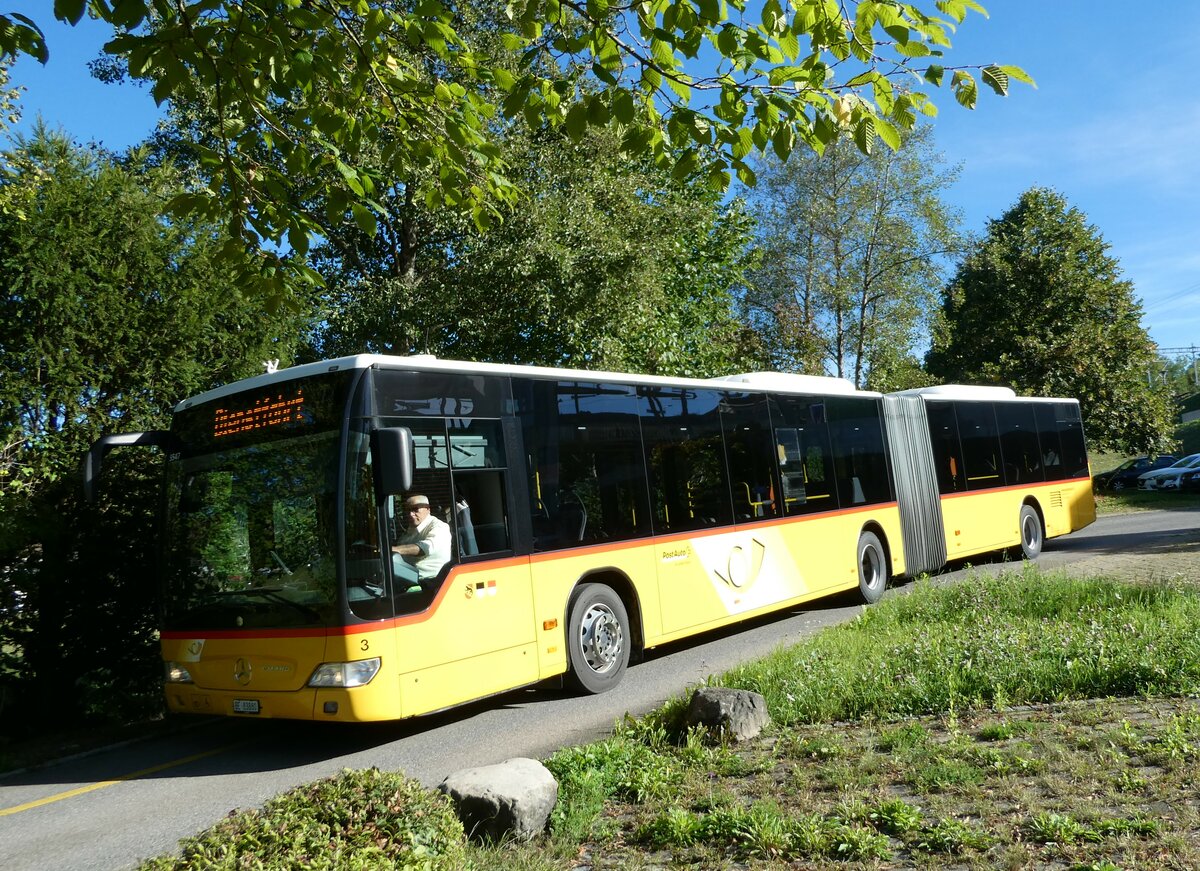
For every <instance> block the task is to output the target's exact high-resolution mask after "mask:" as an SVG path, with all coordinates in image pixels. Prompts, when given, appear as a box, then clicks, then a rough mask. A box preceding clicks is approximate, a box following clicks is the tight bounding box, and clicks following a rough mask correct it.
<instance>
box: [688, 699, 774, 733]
mask: <svg viewBox="0 0 1200 871" xmlns="http://www.w3.org/2000/svg"><path fill="white" fill-rule="evenodd" d="M770 722H771V715H770V714H768V713H767V700H766V699H764V698H763V697H762V696H761V695H760V694H758V693H754V692H750V691H749V690H735V689H728V688H726V687H703V688H701V689H698V690H696V691H695V692H694V693H692V699H691V701H690V702H689V703H688V711H687V725H688V727H689V728H690V727H693V726H705V727H707V728H709V729H712V730H713V731H715V732H719V733H721V734H723V735H727V736H729V737H730V738H732V739H733V740H735V741H745V740H748V739H750V738H753V737H754V736H755V735H757V734H758V733H759V732H761V731H762V730H763V727H765V726H766V725H767V724H768V723H770Z"/></svg>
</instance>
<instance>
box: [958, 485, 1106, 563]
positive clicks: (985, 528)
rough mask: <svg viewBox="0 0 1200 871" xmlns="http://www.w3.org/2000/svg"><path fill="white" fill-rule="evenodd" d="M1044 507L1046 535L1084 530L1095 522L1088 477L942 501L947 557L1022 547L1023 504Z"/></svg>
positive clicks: (1005, 488)
mask: <svg viewBox="0 0 1200 871" xmlns="http://www.w3.org/2000/svg"><path fill="white" fill-rule="evenodd" d="M1027 498H1028V499H1032V500H1033V502H1035V503H1036V504H1037V506H1038V508H1039V509H1041V514H1042V519H1043V522H1044V524H1045V530H1046V537H1047V538H1054V537H1055V536H1059V535H1065V534H1066V533H1068V532H1073V531H1074V530H1076V529H1082V528H1083V527H1085V526H1087V525H1088V524H1089V523H1092V522H1093V521H1094V520H1095V519H1096V502H1095V500H1094V498H1093V496H1092V482H1091V480H1090V479H1080V480H1078V481H1056V482H1053V483H1050V484H1043V485H1038V486H1031V487H1004V488H999V489H995V490H980V491H976V492H972V493H964V494H956V495H954V496H943V497H942V520H943V522H944V524H945V528H946V558H947V559H952V560H953V559H962V558H963V557H968V556H974V555H975V554H980V553H987V552H988V551H993V550H999V549H1000V548H1003V547H1012V546H1014V545H1018V544H1020V543H1021V530H1020V516H1021V505H1022V504H1024V502H1025V500H1026V499H1027Z"/></svg>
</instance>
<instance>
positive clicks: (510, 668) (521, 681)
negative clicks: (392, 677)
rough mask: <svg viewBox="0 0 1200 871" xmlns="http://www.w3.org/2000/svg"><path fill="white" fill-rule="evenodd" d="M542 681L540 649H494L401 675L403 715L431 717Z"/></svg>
mask: <svg viewBox="0 0 1200 871" xmlns="http://www.w3.org/2000/svg"><path fill="white" fill-rule="evenodd" d="M537 680H538V671H537V648H536V647H535V646H534V645H533V644H525V645H522V646H521V647H514V648H511V649H509V650H493V651H489V652H488V653H486V654H483V655H481V656H473V657H470V658H468V659H459V660H456V661H454V662H447V663H445V664H444V665H437V666H433V667H431V668H425V669H421V670H420V671H410V672H406V673H405V674H403V675H401V676H400V698H401V699H402V700H403V713H402V715H401V716H405V717H414V716H416V715H418V714H428V713H430V712H431V711H438V710H441V709H442V708H448V707H451V706H452V705H457V704H461V703H462V702H466V701H470V700H471V699H478V698H482V697H484V696H490V695H493V694H494V693H499V692H503V691H504V690H510V689H514V688H516V687H519V686H523V685H525V684H530V683H534V682H535V681H537Z"/></svg>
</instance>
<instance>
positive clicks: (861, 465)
mask: <svg viewBox="0 0 1200 871" xmlns="http://www.w3.org/2000/svg"><path fill="white" fill-rule="evenodd" d="M826 402H827V405H828V415H829V439H830V442H831V443H832V445H833V467H834V474H835V477H836V480H837V492H838V501H839V502H840V503H841V506H842V507H843V508H848V507H850V506H853V505H871V504H874V503H877V502H887V501H889V500H891V498H892V487H891V483H890V482H889V480H888V466H887V459H886V457H885V454H884V449H883V424H882V420H881V418H880V413H879V401H878V400H876V399H859V398H852V397H847V396H832V397H830V398H829V399H828V400H826Z"/></svg>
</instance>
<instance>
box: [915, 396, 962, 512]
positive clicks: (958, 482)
mask: <svg viewBox="0 0 1200 871" xmlns="http://www.w3.org/2000/svg"><path fill="white" fill-rule="evenodd" d="M925 414H926V415H927V416H928V417H929V441H930V442H931V443H932V445H933V464H934V466H935V467H936V468H937V478H938V492H939V493H961V492H962V491H964V490H966V489H967V478H966V475H965V474H964V473H963V454H962V445H961V444H960V443H959V441H958V416H957V415H956V414H955V413H954V404H953V403H951V402H946V401H945V400H935V401H929V402H926V403H925Z"/></svg>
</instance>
